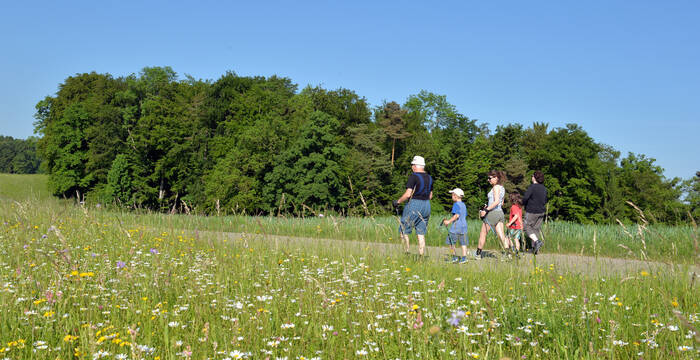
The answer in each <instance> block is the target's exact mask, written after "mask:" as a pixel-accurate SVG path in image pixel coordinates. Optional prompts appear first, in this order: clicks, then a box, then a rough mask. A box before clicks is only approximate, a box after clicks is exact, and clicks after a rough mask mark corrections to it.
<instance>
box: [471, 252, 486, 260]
mask: <svg viewBox="0 0 700 360" xmlns="http://www.w3.org/2000/svg"><path fill="white" fill-rule="evenodd" d="M473 255H474V259H476V260H479V259H481V258H482V257H483V256H484V253H483V252H482V253H481V254H477V253H476V251H474V254H473Z"/></svg>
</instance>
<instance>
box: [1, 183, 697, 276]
mask: <svg viewBox="0 0 700 360" xmlns="http://www.w3.org/2000/svg"><path fill="white" fill-rule="evenodd" d="M46 180H47V177H46V176H43V175H6V174H4V175H0V189H2V190H0V191H1V192H0V198H10V199H14V200H19V201H21V200H27V199H35V200H38V201H45V202H49V203H62V201H63V200H61V201H59V200H57V199H55V198H53V197H51V196H50V195H49V194H48V192H46V190H45V188H46V185H45V182H46ZM86 207H87V208H92V209H95V208H96V204H90V203H88V204H87V205H86ZM112 215H114V216H118V217H120V218H121V219H122V220H124V221H129V222H131V223H137V224H140V225H143V226H146V227H151V228H159V229H163V228H165V229H169V231H175V230H179V229H197V230H209V231H222V232H231V231H241V232H248V233H265V234H270V235H287V236H297V237H311V238H333V239H340V240H352V241H361V242H381V243H398V242H399V240H398V217H395V216H394V217H371V218H362V217H334V216H332V215H329V216H325V217H323V218H321V217H307V218H303V219H302V218H293V217H260V216H242V215H237V216H220V217H219V216H195V215H192V216H190V215H175V216H173V215H168V214H161V213H151V212H146V213H143V212H141V213H136V212H128V211H121V210H118V209H111V210H108V211H106V212H105V216H112ZM96 216H100V215H96ZM447 216H448V214H447V213H445V214H444V216H442V217H447ZM442 217H441V216H435V215H433V217H432V218H431V220H430V222H429V225H428V234H427V236H426V242H427V244H428V245H429V246H444V239H445V236H446V234H447V233H446V229H445V228H444V227H441V226H439V223H440V219H441V218H442ZM468 227H469V231H468V237H469V241H470V247H471V248H472V249H473V248H475V246H476V242H477V240H478V237H479V230H480V227H481V222H480V221H479V220H476V219H469V220H468ZM543 232H544V235H545V243H546V245H545V248H544V249H543V251H544V252H549V253H567V254H581V255H588V256H602V257H614V258H625V259H642V260H654V261H664V262H673V263H682V264H695V263H697V261H698V253H699V251H698V249H697V248H696V246H697V239H698V230H697V228H694V227H692V226H690V225H688V226H667V225H659V224H652V225H645V224H643V223H641V224H640V225H636V224H631V225H629V224H628V225H625V226H624V227H623V226H621V225H603V224H599V225H582V224H575V223H569V222H563V221H552V222H548V223H546V224H545V225H544V226H543ZM412 239H413V240H412V241H413V242H415V236H412ZM498 246H499V245H497V243H496V242H495V236H494V235H493V234H492V233H491V234H489V239H488V241H487V248H490V249H496V248H497V247H498Z"/></svg>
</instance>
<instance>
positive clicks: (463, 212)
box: [443, 188, 469, 264]
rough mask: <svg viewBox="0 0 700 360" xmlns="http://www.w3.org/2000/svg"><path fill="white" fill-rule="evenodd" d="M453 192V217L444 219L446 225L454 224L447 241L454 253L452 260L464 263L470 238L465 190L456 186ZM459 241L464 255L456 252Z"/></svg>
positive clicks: (451, 192)
mask: <svg viewBox="0 0 700 360" xmlns="http://www.w3.org/2000/svg"><path fill="white" fill-rule="evenodd" d="M449 192H450V194H452V201H453V202H454V204H453V205H452V217H451V218H449V219H446V220H443V224H444V225H445V226H449V225H450V224H452V227H451V228H450V231H449V232H448V233H447V239H445V243H446V244H447V245H449V246H450V251H451V253H452V262H453V263H460V264H464V263H466V262H467V245H468V244H469V238H468V237H467V207H466V206H465V205H464V203H463V202H462V198H463V197H464V191H463V190H462V189H460V188H455V189H452V190H450V191H449ZM458 241H459V245H460V246H461V247H462V257H458V256H457V255H456V253H455V244H456V243H457V242H458Z"/></svg>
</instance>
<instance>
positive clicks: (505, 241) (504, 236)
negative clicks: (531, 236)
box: [496, 222, 510, 249]
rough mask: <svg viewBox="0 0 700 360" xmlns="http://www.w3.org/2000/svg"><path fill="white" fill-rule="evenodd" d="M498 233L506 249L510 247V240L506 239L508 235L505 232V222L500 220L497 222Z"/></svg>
mask: <svg viewBox="0 0 700 360" xmlns="http://www.w3.org/2000/svg"><path fill="white" fill-rule="evenodd" d="M496 235H498V238H499V239H501V243H502V244H503V248H504V249H508V248H510V246H508V240H507V239H506V235H505V233H504V232H503V222H499V223H498V224H496Z"/></svg>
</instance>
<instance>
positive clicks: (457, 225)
mask: <svg viewBox="0 0 700 360" xmlns="http://www.w3.org/2000/svg"><path fill="white" fill-rule="evenodd" d="M452 214H453V215H454V214H458V215H459V217H458V218H457V221H455V222H453V223H452V227H450V232H451V233H455V234H466V233H467V206H466V205H464V203H463V202H461V201H456V202H455V203H454V204H453V205H452Z"/></svg>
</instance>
